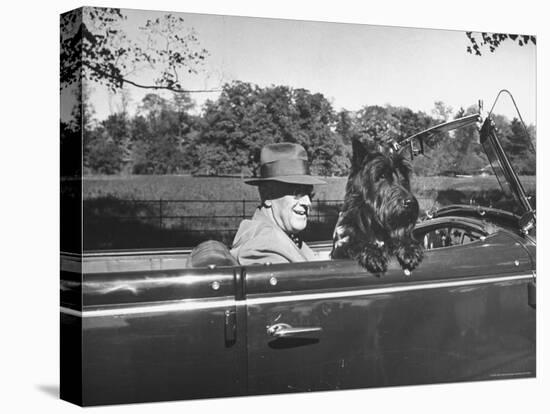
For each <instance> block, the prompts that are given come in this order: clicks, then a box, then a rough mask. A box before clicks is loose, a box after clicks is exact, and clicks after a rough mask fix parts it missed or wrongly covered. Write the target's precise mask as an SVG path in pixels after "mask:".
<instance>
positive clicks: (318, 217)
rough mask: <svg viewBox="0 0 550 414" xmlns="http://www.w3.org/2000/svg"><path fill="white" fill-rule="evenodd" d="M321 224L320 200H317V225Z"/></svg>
mask: <svg viewBox="0 0 550 414" xmlns="http://www.w3.org/2000/svg"><path fill="white" fill-rule="evenodd" d="M320 222H321V199H319V198H318V199H317V223H320Z"/></svg>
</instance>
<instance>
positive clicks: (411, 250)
mask: <svg viewBox="0 0 550 414" xmlns="http://www.w3.org/2000/svg"><path fill="white" fill-rule="evenodd" d="M395 256H396V257H397V261H398V262H399V264H400V265H401V267H402V268H403V269H405V270H413V269H415V268H416V267H417V266H418V265H419V264H420V262H421V261H422V259H423V257H424V251H423V250H422V247H421V246H420V245H419V244H417V243H411V244H406V245H401V246H399V247H398V248H397V249H396V250H395Z"/></svg>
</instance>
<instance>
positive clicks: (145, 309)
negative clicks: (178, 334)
mask: <svg viewBox="0 0 550 414" xmlns="http://www.w3.org/2000/svg"><path fill="white" fill-rule="evenodd" d="M191 300H192V301H190V300H189V299H187V300H182V301H174V302H170V303H160V304H159V303H156V304H149V305H135V304H129V306H131V307H116V308H108V309H91V310H84V311H83V312H80V311H77V310H74V309H69V308H65V307H63V306H62V307H61V308H60V311H61V313H66V314H69V315H74V316H79V317H84V318H91V317H96V316H125V315H136V314H141V313H158V312H174V311H186V310H200V309H213V308H221V307H228V306H236V305H237V304H240V303H243V301H241V302H240V303H239V302H237V301H236V300H235V299H224V300H215V301H207V302H204V301H197V300H193V299H191ZM121 306H125V305H121Z"/></svg>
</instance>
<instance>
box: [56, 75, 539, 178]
mask: <svg viewBox="0 0 550 414" xmlns="http://www.w3.org/2000/svg"><path fill="white" fill-rule="evenodd" d="M81 102H82V110H81V111H79V110H75V113H74V118H76V120H73V122H70V123H63V122H62V124H61V135H62V142H68V141H69V140H70V141H72V142H74V140H77V139H78V138H79V137H77V136H75V135H78V134H79V129H80V128H79V126H80V125H81V126H82V141H83V145H82V151H83V168H84V171H83V172H84V174H89V175H94V174H195V175H242V176H255V175H257V174H258V172H259V171H258V168H259V157H260V150H261V148H262V147H263V146H264V145H265V144H268V143H275V142H282V141H290V142H296V143H299V144H301V145H303V146H304V148H305V149H306V151H307V153H308V157H309V160H310V162H311V170H312V173H313V174H317V175H322V176H346V175H347V174H348V172H349V158H350V152H351V141H352V140H353V139H359V140H361V141H365V142H371V143H377V144H378V143H384V142H386V141H388V140H392V139H400V138H405V137H407V136H410V135H412V134H414V133H417V132H419V131H421V130H423V129H426V128H428V127H430V126H433V125H436V124H438V123H441V122H444V121H448V120H450V119H452V118H459V117H462V116H465V115H467V114H469V113H474V112H475V111H476V108H475V107H470V108H466V109H464V108H460V109H459V110H458V111H456V113H453V110H452V108H450V107H447V106H446V105H445V104H444V103H442V102H436V103H435V104H434V109H433V110H432V112H431V114H426V113H424V112H422V111H413V110H411V109H409V108H406V107H396V106H390V105H385V106H378V105H366V106H364V107H363V108H361V109H360V110H358V111H347V110H340V111H336V110H334V108H333V106H332V104H331V102H330V101H329V100H328V99H327V98H326V97H325V96H323V95H322V94H321V93H313V92H310V91H308V90H306V89H300V88H291V87H288V86H268V87H260V86H257V85H254V84H251V83H246V82H232V83H229V84H225V85H224V86H223V88H222V92H221V94H220V95H219V97H218V98H217V99H216V100H208V101H207V102H206V103H205V105H204V106H203V108H202V110H201V112H200V113H198V114H197V113H196V111H193V109H194V102H193V101H192V99H191V98H190V95H189V94H188V93H174V94H173V96H172V98H165V97H162V96H160V95H158V94H155V93H150V94H148V95H146V96H145V97H144V98H143V100H142V101H141V102H140V105H139V107H138V110H137V111H136V113H135V114H134V115H130V114H129V113H128V111H127V109H126V106H127V105H123V108H122V109H121V110H119V111H118V112H116V113H112V114H111V115H109V116H108V117H107V118H106V119H104V120H101V121H99V120H97V119H95V116H94V110H93V107H91V105H90V103H89V102H88V100H87V98H86V93H84V96H82V97H81ZM79 106H80V105H79ZM80 121H82V122H80ZM495 122H496V124H497V128H498V130H499V132H500V137H501V140H502V143H503V146H504V147H505V149H506V150H507V152H508V154H509V155H510V156H511V158H512V161H513V163H514V165H515V167H516V168H517V169H518V170H519V173H520V174H535V156H534V154H533V153H531V152H530V151H529V150H528V145H527V143H526V142H525V140H526V138H525V134H524V131H523V127H522V124H521V123H520V121H519V120H517V119H515V118H514V119H512V120H511V121H509V120H508V119H507V118H505V117H503V116H496V117H495ZM529 130H530V131H529V132H530V135H531V137H532V139H533V140H534V127H532V126H530V127H529ZM427 144H428V147H427V149H426V156H419V157H415V159H414V160H413V168H414V171H415V173H416V174H419V175H439V174H442V173H447V172H448V173H452V174H475V173H479V172H481V171H483V169H486V168H487V167H488V161H487V159H486V157H485V154H484V153H483V150H482V148H481V146H480V144H479V138H478V136H477V131H476V128H475V127H473V126H472V127H468V128H463V129H461V130H456V131H454V132H453V133H450V134H445V135H439V136H438V137H435V138H432V140H431V142H430V141H429V142H427Z"/></svg>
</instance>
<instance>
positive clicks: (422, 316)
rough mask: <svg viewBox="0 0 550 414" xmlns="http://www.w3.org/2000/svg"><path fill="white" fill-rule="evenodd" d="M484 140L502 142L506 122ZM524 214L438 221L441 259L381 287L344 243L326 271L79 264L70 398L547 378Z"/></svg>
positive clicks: (164, 254) (110, 260) (73, 279)
mask: <svg viewBox="0 0 550 414" xmlns="http://www.w3.org/2000/svg"><path fill="white" fill-rule="evenodd" d="M472 120H473V118H471V119H469V120H468V121H472ZM484 128H485V129H484ZM443 129H444V128H443ZM481 131H482V133H481V139H482V141H483V140H485V143H486V144H487V145H494V144H495V142H489V140H493V133H494V129H491V120H490V118H487V119H486V120H485V121H484V122H483V126H482V128H481ZM431 133H433V131H432V132H431ZM413 138H414V139H415V140H421V139H422V135H421V134H420V135H418V134H417V136H415V137H413ZM411 142H413V140H409V141H406V142H405V143H404V144H403V145H408V144H410V143H411ZM497 143H498V138H497ZM411 147H412V144H411ZM411 151H412V150H411ZM495 151H496V155H498V157H500V158H499V159H498V162H499V163H500V164H499V168H501V169H502V168H503V169H504V175H505V176H506V178H508V179H510V180H511V184H510V185H509V188H508V189H509V190H510V189H511V191H512V192H513V194H514V195H515V196H516V197H517V198H521V197H522V196H524V194H522V193H521V190H522V189H521V188H518V187H517V184H518V183H517V182H515V181H514V180H513V179H514V177H515V178H517V176H515V175H514V174H515V173H514V172H513V169H511V165H509V164H505V163H504V162H503V159H502V156H503V152H502V148H500V150H499V148H498V147H497V148H496V150H495ZM499 151H500V152H499ZM504 161H505V160H504ZM510 169H511V170H510ZM499 172H502V171H499ZM520 204H521V207H522V208H523V214H521V215H518V214H512V213H509V212H505V211H500V210H497V209H487V208H479V207H476V206H451V207H446V208H444V209H442V210H440V211H436V212H432V213H431V214H430V216H429V217H426V218H425V219H424V220H423V221H422V222H420V223H419V224H418V225H417V227H416V229H415V236H416V237H417V238H418V239H419V240H422V242H423V244H424V247H425V249H426V251H425V258H424V260H423V262H422V263H421V265H420V266H419V267H418V269H416V270H415V271H414V272H412V275H410V276H409V275H407V274H405V273H404V272H403V270H402V269H401V268H400V267H399V266H398V264H397V262H396V261H392V262H390V265H389V269H388V271H387V273H386V274H385V275H383V276H381V277H376V276H373V275H371V274H369V273H367V272H366V271H365V270H364V269H363V268H361V267H360V266H359V265H358V264H357V263H355V262H354V261H352V260H330V259H329V256H328V255H329V252H330V250H331V243H330V242H323V243H312V244H311V247H312V248H313V249H314V250H315V251H317V253H318V254H319V255H321V257H323V258H324V259H325V260H320V261H315V262H308V263H291V264H275V265H271V264H265V265H257V266H239V265H238V264H236V262H232V261H231V258H230V257H227V255H224V251H223V248H222V249H221V251H220V250H219V249H218V251H216V252H215V253H216V254H214V255H212V256H211V261H210V262H209V258H208V257H206V258H204V257H203V258H202V259H204V260H202V262H201V265H200V266H198V267H197V266H190V264H191V265H192V263H191V255H192V252H191V251H190V250H185V249H182V250H173V251H167V250H164V251H163V250H160V251H149V252H144V251H140V252H110V253H109V252H105V253H88V254H84V255H83V256H82V257H81V256H79V255H69V254H64V255H62V276H61V325H62V338H61V352H62V355H63V354H64V353H65V354H67V355H70V354H71V353H74V352H81V355H80V358H81V359H78V360H79V361H80V363H79V364H74V362H72V361H71V360H70V359H68V358H62V365H61V378H62V384H61V393H62V397H63V394H65V395H66V396H69V395H72V394H74V393H77V394H78V397H79V398H80V402H81V404H82V405H97V404H113V403H130V402H141V401H161V400H174V399H190V398H206V397H222V396H237V395H258V394H273V393H288V392H304V391H318V390H338V389H350V388H363V387H383V386H395V385H408V384H427V383H442V382H456V381H473V380H489V379H502V378H506V379H508V378H524V377H534V376H535V375H536V358H535V354H536V341H535V337H536V335H535V332H536V329H535V328H536V310H535V308H536V300H535V295H534V293H535V286H536V284H535V276H536V273H535V272H536V242H535V214H534V211H533V210H532V209H531V207H530V205H529V201H528V200H527V202H526V204H525V200H524V199H521V201H520ZM218 247H219V246H218ZM207 256H208V255H207ZM75 378H76V379H77V381H76V384H75V383H73V382H74V380H75ZM78 379H79V380H80V382H78ZM79 386H81V389H80V388H78V387H79Z"/></svg>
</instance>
